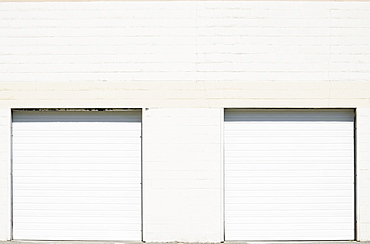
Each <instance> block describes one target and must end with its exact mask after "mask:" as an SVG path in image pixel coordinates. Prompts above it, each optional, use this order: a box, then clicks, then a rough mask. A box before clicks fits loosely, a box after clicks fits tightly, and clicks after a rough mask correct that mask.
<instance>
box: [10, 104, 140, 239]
mask: <svg viewBox="0 0 370 244" xmlns="http://www.w3.org/2000/svg"><path fill="white" fill-rule="evenodd" d="M140 137H141V113H140V112H139V111H109V112H108V111H107V112H104V111H101V112H97V111H94V112H92V111H85V112H82V111H80V112H77V111H69V112H67V111H59V112H51V111H44V112H38V111H32V112H31V111H14V113H13V238H14V239H34V240H141V138H140Z"/></svg>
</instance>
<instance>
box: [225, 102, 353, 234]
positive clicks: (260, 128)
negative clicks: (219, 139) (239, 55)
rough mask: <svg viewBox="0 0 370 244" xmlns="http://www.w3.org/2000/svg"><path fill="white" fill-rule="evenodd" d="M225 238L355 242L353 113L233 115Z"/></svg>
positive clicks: (228, 118) (229, 117) (228, 122)
mask: <svg viewBox="0 0 370 244" xmlns="http://www.w3.org/2000/svg"><path fill="white" fill-rule="evenodd" d="M224 133H225V239H226V240H353V239H354V225H355V224H354V219H355V217H354V213H355V211H354V112H353V110H242V109H241V110H226V111H225V127H224Z"/></svg>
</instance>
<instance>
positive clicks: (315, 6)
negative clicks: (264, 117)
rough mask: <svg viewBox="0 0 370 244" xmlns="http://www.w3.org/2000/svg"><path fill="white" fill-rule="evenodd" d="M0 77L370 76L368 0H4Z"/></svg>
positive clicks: (193, 78) (219, 78) (358, 78)
mask: <svg viewBox="0 0 370 244" xmlns="http://www.w3.org/2000/svg"><path fill="white" fill-rule="evenodd" d="M0 4H1V8H0V16H1V17H0V38H1V42H2V43H1V46H0V55H1V60H0V73H1V76H0V81H37V82H40V81H45V82H52V81H53V82H55V81H62V82H64V81H173V82H175V81H215V80H216V81H369V80H370V78H369V77H370V75H369V73H370V68H369V67H370V60H369V56H370V55H369V54H370V45H369V43H370V14H369V11H370V3H369V2H366V1H363V2H353V1H349V2H344V1H340V2H339V1H326V2H324V1H312V2H311V1H288V2H282V1H175V2H171V1H169V2H167V1H164V2H75V3H73V2H68V3H63V2H58V3H55V2H54V3H24V2H22V3H0Z"/></svg>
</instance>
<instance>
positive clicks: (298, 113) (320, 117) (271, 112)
mask: <svg viewBox="0 0 370 244" xmlns="http://www.w3.org/2000/svg"><path fill="white" fill-rule="evenodd" d="M353 120H354V110H353V109H225V121H226V122H233V121H344V122H345V121H348V122H353Z"/></svg>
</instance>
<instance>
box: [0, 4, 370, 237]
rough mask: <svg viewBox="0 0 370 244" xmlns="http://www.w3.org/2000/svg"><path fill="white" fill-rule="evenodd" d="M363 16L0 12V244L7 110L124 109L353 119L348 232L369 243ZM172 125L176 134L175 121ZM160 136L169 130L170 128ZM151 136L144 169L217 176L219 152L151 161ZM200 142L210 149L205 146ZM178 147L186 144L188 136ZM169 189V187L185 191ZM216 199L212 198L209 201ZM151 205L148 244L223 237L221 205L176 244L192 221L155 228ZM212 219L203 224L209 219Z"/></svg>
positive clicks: (187, 7) (322, 10)
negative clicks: (280, 111)
mask: <svg viewBox="0 0 370 244" xmlns="http://www.w3.org/2000/svg"><path fill="white" fill-rule="evenodd" d="M369 9H370V2H368V1H160V2H158V1H105V2H103V1H102V2H77V3H76V2H71V1H70V2H39V3H26V2H22V3H6V2H1V3H0V39H1V45H0V74H1V75H0V108H1V109H2V110H1V111H2V112H1V114H2V115H1V122H0V133H1V135H2V136H1V137H0V150H1V153H0V165H1V166H0V167H1V170H0V175H1V184H0V195H1V196H3V197H1V198H0V201H1V203H0V216H1V217H0V239H2V240H8V239H10V237H11V228H10V223H11V219H10V216H11V214H10V210H9V209H10V201H11V199H10V189H11V187H10V178H11V176H10V147H11V143H10V130H11V129H10V118H9V115H8V114H9V113H10V110H11V109H12V108H45V107H47V108H122V107H130V108H131V107H132V108H157V109H158V110H157V111H160V110H161V109H164V111H166V110H167V109H169V108H174V109H177V108H187V109H189V111H191V110H193V111H197V110H198V109H199V108H201V109H203V111H207V109H209V108H210V109H211V110H221V109H223V108H357V110H358V111H359V115H358V117H357V120H358V122H359V124H358V126H359V127H358V131H359V133H358V135H357V140H358V141H357V148H358V150H357V164H358V165H360V166H361V168H360V169H359V170H358V176H357V181H358V188H357V190H358V199H357V200H358V202H357V203H358V206H359V208H358V209H357V213H358V218H357V221H358V228H357V232H358V238H359V240H370V211H369V209H370V189H369V187H368V186H369V185H370V176H369V173H368V172H370V146H369V145H368V138H369V137H370V132H369V131H370V129H369V128H368V127H369V126H368V125H369V124H370V119H369V118H370V117H369V111H368V108H369V107H370V105H369V104H370V97H369V94H370V82H368V81H369V77H370V75H369V68H370V65H369V62H370V59H369V45H370V38H369V36H370V32H369V28H370V22H369V16H370V15H369V14H368V12H369ZM158 113H159V112H158ZM189 113H191V112H189ZM204 114H205V115H207V112H204ZM158 116H159V115H158ZM206 117H207V116H205V118H206ZM211 117H212V116H211ZM188 119H189V120H192V117H191V116H189V118H186V117H184V118H182V119H181V122H183V123H191V122H189V121H188ZM206 120H207V121H214V122H215V121H217V123H218V121H219V120H218V118H217V119H216V118H207V119H206ZM159 121H160V119H159V118H157V120H154V121H152V120H151V119H148V120H147V123H148V124H147V125H144V127H145V126H148V127H149V128H151V124H152V123H159ZM172 123H173V124H172V126H173V127H175V126H176V123H177V121H176V120H173V122H172ZM210 123H211V122H210ZM212 123H213V122H212ZM157 125H158V124H153V126H154V127H156V126H157ZM166 126H168V127H169V128H170V122H168V124H166ZM220 126H221V125H220ZM158 127H159V126H158ZM184 128H187V130H191V128H189V127H187V126H184ZM165 129H166V128H165V127H159V128H158V130H160V131H162V132H165ZM213 129H215V128H213ZM215 130H216V129H215ZM185 131H186V130H185ZM180 132H181V129H178V133H180ZM148 133H149V132H148ZM151 133H153V135H152V136H151V139H150V140H151V141H152V143H151V144H153V145H154V146H153V147H154V148H155V149H149V148H150V147H151V144H148V145H147V146H148V149H146V150H144V151H143V155H144V157H146V156H147V158H148V159H149V160H148V162H152V161H151V159H153V161H155V160H157V161H156V162H157V163H155V164H154V163H153V165H156V166H158V165H157V164H163V165H164V168H166V167H171V166H172V164H173V162H174V161H176V160H184V161H185V158H186V157H190V159H189V161H188V162H195V163H194V164H192V163H187V164H180V162H178V164H177V165H181V166H182V165H186V166H187V167H189V169H191V172H197V170H198V167H200V165H203V164H200V163H199V162H200V161H201V159H202V162H203V160H205V159H208V158H212V160H214V161H213V163H211V162H208V163H206V164H205V165H206V166H207V167H216V166H215V165H213V164H217V165H218V163H219V161H221V159H220V158H221V157H220V158H219V155H221V153H220V151H221V150H220V149H219V150H215V151H213V152H210V153H206V154H207V155H206V156H204V157H203V156H199V155H202V153H201V152H198V153H199V154H198V156H195V155H193V156H189V155H184V154H181V155H182V158H183V159H177V157H178V151H179V150H168V151H166V153H168V154H167V155H166V156H160V155H155V156H154V155H153V154H154V153H155V150H160V148H158V147H155V145H156V143H157V144H158V145H161V144H166V142H164V141H162V138H167V137H164V136H163V135H162V134H161V135H156V134H155V132H151ZM168 137H169V136H168ZM174 137H176V133H174ZM169 139H173V140H176V138H169ZM202 140H204V141H208V140H209V141H214V138H213V136H209V135H204V137H203V139H202ZM187 143H189V144H190V145H191V143H192V139H191V137H190V136H189V140H188V141H187ZM149 146H150V147H149ZM172 146H173V147H175V146H174V145H171V148H172ZM178 147H179V148H180V147H181V146H180V145H178ZM189 147H190V146H189ZM203 148H205V149H208V148H212V150H213V148H214V145H212V146H211V145H207V144H206V143H205V145H204V146H203ZM194 150H195V149H194ZM198 157H199V158H198ZM216 158H217V160H216ZM159 160H162V161H161V163H159ZM216 162H217V163H216ZM148 165H149V166H150V165H151V164H148ZM184 167H185V166H184ZM181 171H182V170H181V168H180V169H179V170H178V172H179V173H178V174H180V173H181ZM151 174H152V173H150V174H148V177H149V176H150V175H151ZM153 174H154V173H153ZM184 174H186V172H185V173H184ZM205 174H206V173H205ZM155 175H157V178H148V179H149V182H150V184H151V186H150V185H147V186H148V187H149V186H150V187H149V188H148V190H147V191H146V193H145V194H144V198H145V196H149V199H153V198H154V197H153V196H154V193H152V191H153V189H152V188H155V187H157V186H158V185H161V184H162V183H163V184H165V183H164V182H166V181H162V180H161V179H162V178H165V179H167V178H168V179H171V176H172V175H173V173H172V172H171V170H167V171H166V170H162V172H156V173H155ZM159 175H160V176H161V177H159ZM189 178H190V176H189ZM179 182H180V181H176V184H177V183H178V184H179V187H180V186H181V187H184V188H185V187H186V185H185V184H184V185H182V184H180V183H179ZM187 182H188V183H189V182H192V181H190V180H189V181H187ZM196 182H198V183H199V182H203V181H201V180H198V181H196ZM204 182H207V181H204ZM208 183H209V184H210V185H208ZM208 183H207V185H206V186H204V189H209V188H212V187H213V188H215V189H214V191H215V192H216V191H218V190H217V189H221V188H222V187H223V186H222V184H221V183H220V184H219V181H217V183H216V184H215V185H216V186H215V185H214V184H211V183H210V182H209V181H208ZM166 184H167V183H166ZM173 184H174V183H173ZM176 184H175V185H176ZM170 186H172V185H167V186H166V187H167V188H170ZM189 187H191V184H190V183H189ZM198 189H200V186H199V188H198ZM193 190H194V189H193ZM158 191H160V190H158ZM189 191H190V192H192V190H189ZM194 191H195V190H194ZM205 191H208V190H205ZM169 192H170V193H171V194H172V193H173V191H170V190H166V188H165V189H163V191H161V194H160V195H161V196H162V197H163V196H168V195H169V194H170V193H169ZM157 193H158V192H156V194H157ZM221 194H222V192H221V193H220V192H217V193H215V195H213V196H214V198H213V199H216V198H218V196H219V195H221ZM190 195H191V194H190ZM174 196H176V197H177V199H179V201H180V199H181V202H182V203H183V204H184V205H185V207H184V208H185V209H187V207H186V206H192V204H194V202H193V200H194V199H195V197H194V198H192V197H191V198H188V197H187V196H188V195H187V194H185V193H184V194H183V195H181V194H180V193H178V194H177V195H176V194H174ZM191 196H194V195H191ZM204 196H207V197H209V195H208V194H205V195H204ZM189 199H191V200H189ZM198 199H202V197H201V194H199V198H198ZM208 199H210V198H208ZM202 201H203V200H202ZM202 201H201V202H202ZM207 201H208V200H204V201H203V203H204V204H205V205H208V204H209V205H211V206H213V205H212V204H213V203H214V202H216V201H213V200H212V202H211V203H207V204H206V202H207ZM209 201H211V200H209ZM187 204H188V205H187ZM158 205H160V203H159V200H157V202H156V203H155V204H154V203H153V205H151V206H152V207H151V206H148V207H147V208H146V210H147V211H146V213H144V215H145V216H146V219H148V220H151V221H150V222H149V221H148V222H147V224H145V226H146V228H144V230H143V231H144V236H146V237H147V240H151V239H152V240H170V239H171V240H174V239H175V240H176V239H179V240H180V239H187V240H190V241H193V240H201V241H206V240H209V239H211V238H208V236H213V237H217V238H218V239H217V240H222V237H223V230H222V227H215V226H216V225H222V224H220V222H221V223H222V221H219V219H220V218H221V217H219V215H218V213H220V214H222V213H223V211H222V205H221V206H214V208H212V207H211V208H206V207H205V205H204V206H203V207H201V208H200V209H201V210H204V209H207V210H206V211H204V212H202V214H201V215H200V216H202V217H206V218H205V219H209V220H212V223H210V224H206V225H202V226H201V227H200V228H198V227H199V226H198V225H196V224H195V225H194V229H192V230H188V229H186V228H185V229H184V230H188V231H187V232H186V233H187V235H186V238H185V237H184V236H185V235H181V234H178V235H177V234H176V232H181V231H183V230H182V229H181V228H182V226H185V221H188V220H187V218H186V213H188V212H191V210H189V209H187V210H186V211H183V212H181V213H180V214H179V216H180V217H182V220H181V221H179V220H176V224H173V223H174V221H173V219H175V216H172V215H171V214H170V213H175V214H176V213H177V212H176V211H174V212H173V211H172V210H169V213H168V214H165V216H166V218H162V219H161V220H160V221H155V219H156V218H158V217H159V216H158V214H159V213H158V212H155V210H156V209H157V206H158ZM166 206H176V203H173V204H169V205H166ZM158 209H161V208H160V207H158ZM194 209H196V210H198V208H194ZM210 209H212V211H211V212H212V213H208V212H207V211H208V210H210ZM216 209H217V210H216ZM149 210H150V211H149ZM166 210H167V209H166ZM206 213H207V214H206ZM215 213H216V214H215ZM191 214H195V213H194V212H191ZM203 214H204V215H203ZM184 216H185V217H184ZM190 216H192V215H190ZM210 216H213V217H214V218H215V219H212V217H210ZM194 219H195V217H194ZM221 219H222V218H221ZM189 221H190V220H189ZM192 223H195V221H194V222H192ZM167 227H168V228H167ZM171 228H172V229H171ZM189 228H190V227H189ZM216 229H217V230H218V231H216ZM146 230H148V232H147V234H146ZM157 230H158V231H157ZM168 230H171V231H170V234H169V231H168ZM183 233H185V232H183ZM204 233H210V234H209V235H208V234H207V235H206V234H204ZM217 240H215V241H217Z"/></svg>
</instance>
